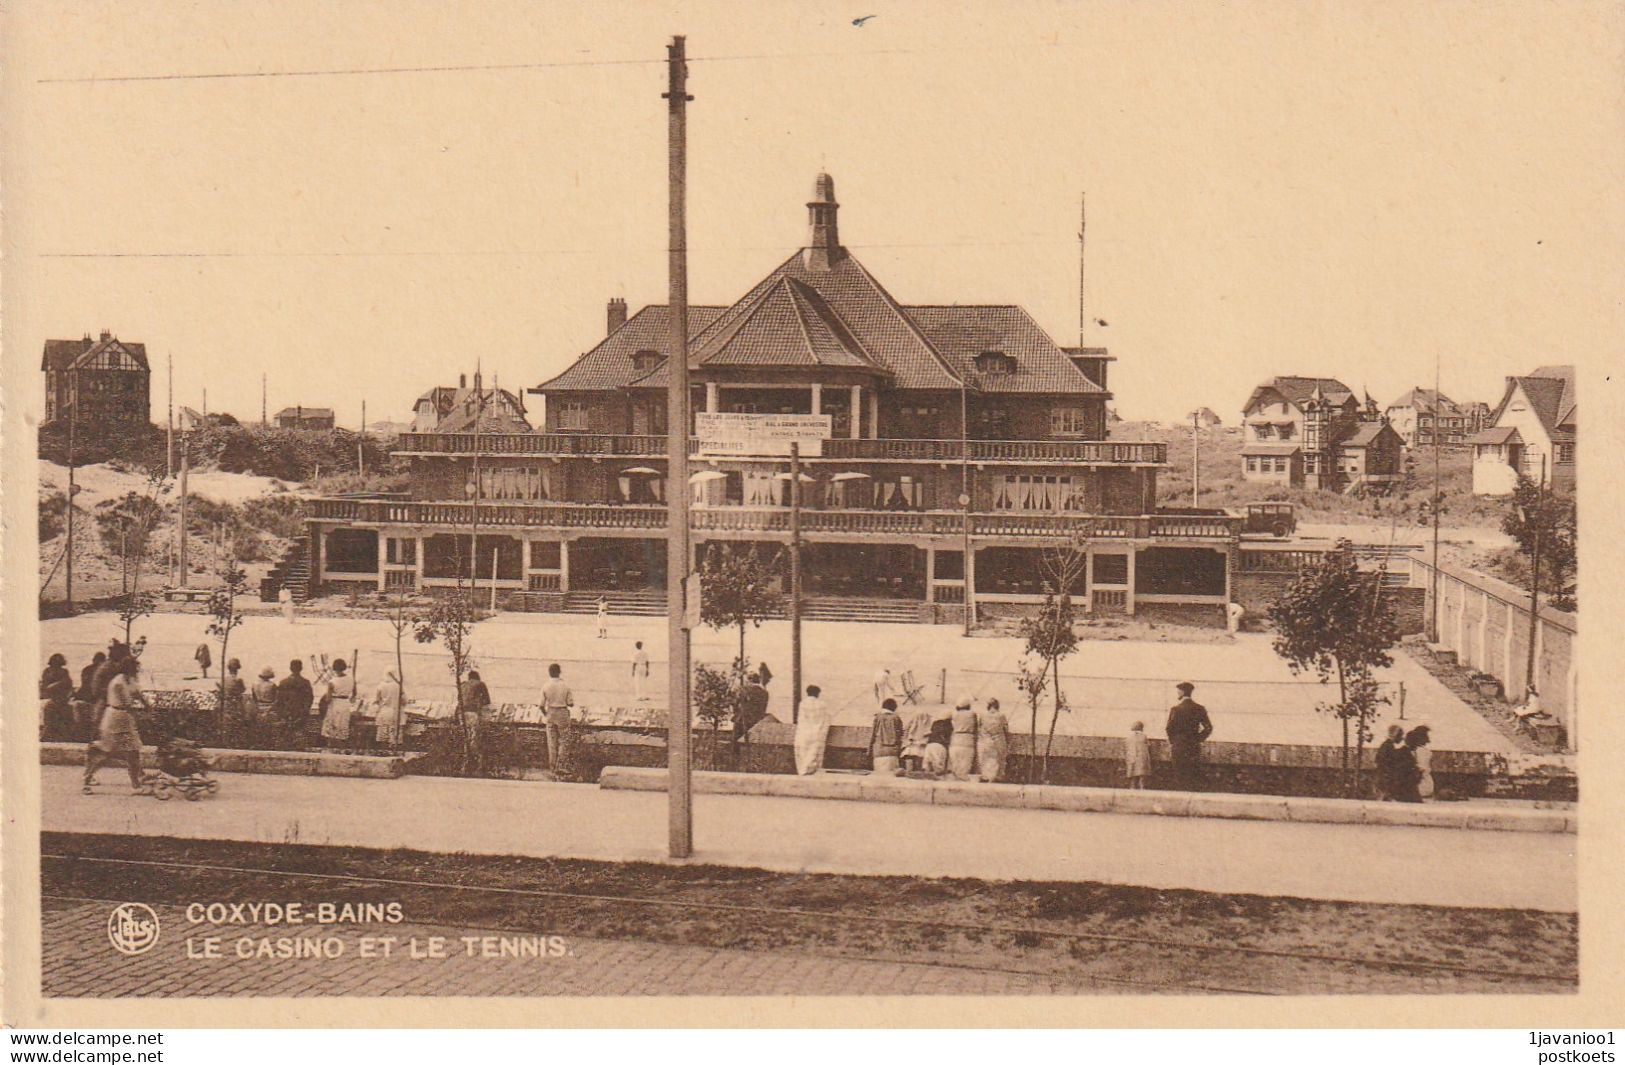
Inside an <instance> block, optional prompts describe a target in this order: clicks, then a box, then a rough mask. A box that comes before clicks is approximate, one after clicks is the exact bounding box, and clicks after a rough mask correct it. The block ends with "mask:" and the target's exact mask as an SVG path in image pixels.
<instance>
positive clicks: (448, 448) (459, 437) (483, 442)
mask: <svg viewBox="0 0 1625 1065" xmlns="http://www.w3.org/2000/svg"><path fill="white" fill-rule="evenodd" d="M821 451H822V454H820V455H815V456H807V460H808V461H809V462H818V461H824V462H828V461H837V462H853V461H868V462H959V461H961V459H962V458H968V459H969V460H970V461H971V462H1046V463H1048V462H1064V463H1075V464H1081V465H1089V466H1161V465H1165V464H1166V463H1167V461H1168V445H1166V444H1161V443H1157V442H1155V441H1142V440H971V441H960V440H907V439H884V440H878V439H877V440H869V439H856V440H854V439H850V438H846V437H838V438H835V439H830V440H825V441H824V442H823V446H822V448H821ZM689 452H690V453H691V454H694V455H698V453H699V441H698V440H697V439H690V440H689ZM395 453H396V454H398V455H474V454H481V455H544V456H553V457H567V456H582V457H596V458H606V457H612V458H629V459H630V458H642V459H653V458H660V457H661V456H663V455H665V454H666V438H665V437H664V436H651V435H648V434H607V433H481V434H479V435H478V436H475V435H474V434H473V433H402V434H401V436H400V437H399V439H398V440H397V442H396V445H395Z"/></svg>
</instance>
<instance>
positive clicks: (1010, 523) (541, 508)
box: [309, 498, 1243, 540]
mask: <svg viewBox="0 0 1625 1065" xmlns="http://www.w3.org/2000/svg"><path fill="white" fill-rule="evenodd" d="M689 513H690V517H691V520H692V523H693V527H694V528H695V529H697V530H700V531H703V532H760V533H770V534H771V533H786V534H787V533H789V531H790V511H789V510H788V509H787V508H785V507H732V506H727V507H695V508H694V509H692V510H691V511H690V512H689ZM309 516H310V517H311V518H314V519H317V520H319V521H343V522H355V523H361V524H369V525H371V524H400V525H445V526H456V527H461V528H465V529H466V528H468V527H470V526H471V525H474V524H478V525H480V526H481V527H485V528H492V527H496V528H500V527H534V528H558V529H606V530H608V529H649V530H655V531H658V530H663V529H665V527H666V508H665V507H664V506H660V505H650V504H627V505H621V506H612V505H607V504H591V503H478V504H475V503H455V502H448V503H442V502H425V501H405V500H395V499H337V498H325V499H313V500H311V501H310V510H309ZM1242 521H1243V519H1241V518H1239V517H1233V516H1231V515H1227V514H1213V515H1173V516H1168V515H1155V514H1151V515H1145V514H1140V515H1112V514H1054V513H1026V512H1016V511H1002V512H998V513H985V512H983V513H974V514H972V515H970V526H971V529H970V531H971V535H973V536H980V537H999V536H1013V537H1035V538H1048V539H1054V538H1060V537H1082V538H1087V539H1140V540H1144V539H1156V538H1165V539H1201V540H1211V539H1229V538H1233V537H1235V536H1237V535H1238V534H1239V533H1240V529H1241V525H1242ZM964 522H965V516H964V515H963V514H962V513H961V512H959V511H957V510H818V509H807V510H803V511H802V512H801V528H802V530H803V531H804V532H807V533H868V534H871V535H872V534H888V533H889V534H904V535H954V534H959V533H962V532H963V531H964Z"/></svg>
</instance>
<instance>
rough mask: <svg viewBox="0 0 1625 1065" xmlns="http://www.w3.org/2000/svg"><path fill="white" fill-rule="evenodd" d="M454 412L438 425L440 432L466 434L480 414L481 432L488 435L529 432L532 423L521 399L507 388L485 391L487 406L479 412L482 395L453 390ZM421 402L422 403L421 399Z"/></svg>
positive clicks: (469, 389)
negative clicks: (527, 418)
mask: <svg viewBox="0 0 1625 1065" xmlns="http://www.w3.org/2000/svg"><path fill="white" fill-rule="evenodd" d="M453 393H454V398H453V401H452V406H451V411H450V413H448V414H447V415H446V416H445V417H444V418H441V419H440V420H439V421H438V422H436V423H435V427H434V430H433V431H434V432H437V433H466V432H469V431H471V430H472V429H473V428H474V416H475V414H476V413H478V414H479V420H480V431H481V432H486V433H528V432H530V431H531V425H530V422H529V421H527V420H526V419H525V405H524V404H523V403H522V402H521V401H520V399H519V397H518V396H516V395H514V394H513V393H512V392H509V391H508V390H507V389H505V388H496V389H492V388H482V389H480V393H483V394H484V399H485V406H484V410H483V411H479V410H478V407H479V402H478V400H479V398H480V395H479V393H476V392H475V391H474V389H472V388H458V389H454V390H453ZM419 402H422V401H421V400H420V401H419Z"/></svg>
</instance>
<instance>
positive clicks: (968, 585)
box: [959, 378, 976, 636]
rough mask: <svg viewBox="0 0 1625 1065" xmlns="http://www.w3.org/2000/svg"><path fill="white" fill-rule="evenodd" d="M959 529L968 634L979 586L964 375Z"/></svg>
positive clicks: (962, 583) (968, 405) (961, 390)
mask: <svg viewBox="0 0 1625 1065" xmlns="http://www.w3.org/2000/svg"><path fill="white" fill-rule="evenodd" d="M959 519H960V520H959V531H960V533H961V535H962V538H963V539H962V543H961V547H960V555H959V562H960V565H959V576H960V584H961V585H962V586H963V587H961V589H960V592H961V595H960V598H961V599H963V600H964V605H963V607H962V608H961V610H960V613H961V614H962V615H963V617H964V622H965V635H966V636H969V635H970V632H971V629H972V628H974V627H975V625H976V616H975V612H976V588H975V587H974V585H975V572H974V567H973V566H972V565H971V555H970V390H969V385H968V384H967V383H966V381H965V379H964V378H960V380H959Z"/></svg>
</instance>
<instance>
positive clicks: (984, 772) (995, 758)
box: [976, 699, 1010, 784]
mask: <svg viewBox="0 0 1625 1065" xmlns="http://www.w3.org/2000/svg"><path fill="white" fill-rule="evenodd" d="M1009 752H1010V719H1009V718H1007V717H1005V716H1004V711H1003V710H1000V709H999V701H998V700H997V699H989V700H988V701H987V704H986V705H985V706H983V707H982V712H981V713H980V714H978V715H976V761H977V763H978V765H979V767H980V770H981V777H982V780H983V781H984V782H986V783H989V784H991V783H992V782H993V781H995V780H998V779H999V777H1000V776H1001V775H1003V773H1004V760H1005V758H1006V756H1008V754H1009Z"/></svg>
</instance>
